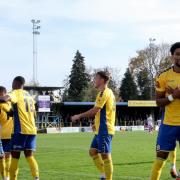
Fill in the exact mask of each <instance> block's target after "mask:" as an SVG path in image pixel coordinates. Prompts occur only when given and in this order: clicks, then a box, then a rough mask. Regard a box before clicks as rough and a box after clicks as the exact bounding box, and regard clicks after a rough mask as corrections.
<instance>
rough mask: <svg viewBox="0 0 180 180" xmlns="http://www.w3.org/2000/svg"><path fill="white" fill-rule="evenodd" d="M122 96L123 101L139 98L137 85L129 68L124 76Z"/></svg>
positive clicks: (121, 89) (121, 88)
mask: <svg viewBox="0 0 180 180" xmlns="http://www.w3.org/2000/svg"><path fill="white" fill-rule="evenodd" d="M120 96H121V98H122V100H123V101H128V100H136V99H138V91H137V86H136V83H135V81H134V79H133V77H132V74H131V72H130V70H129V68H128V69H127V70H126V72H125V74H124V78H123V79H122V83H121V87H120Z"/></svg>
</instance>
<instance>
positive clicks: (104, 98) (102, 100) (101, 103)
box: [71, 92, 109, 121]
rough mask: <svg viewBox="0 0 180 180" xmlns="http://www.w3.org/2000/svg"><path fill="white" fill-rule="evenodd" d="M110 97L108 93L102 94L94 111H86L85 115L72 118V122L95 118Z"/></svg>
mask: <svg viewBox="0 0 180 180" xmlns="http://www.w3.org/2000/svg"><path fill="white" fill-rule="evenodd" d="M108 97H109V94H108V92H102V93H101V94H100V96H99V97H97V99H96V103H95V106H94V107H93V108H92V109H90V110H89V111H86V112H85V113H82V114H78V115H75V116H72V117H71V120H72V121H76V120H79V119H81V118H85V117H86V118H90V117H94V116H95V115H96V114H97V113H98V112H99V111H100V110H101V109H102V108H103V106H104V105H105V103H106V102H107V99H108Z"/></svg>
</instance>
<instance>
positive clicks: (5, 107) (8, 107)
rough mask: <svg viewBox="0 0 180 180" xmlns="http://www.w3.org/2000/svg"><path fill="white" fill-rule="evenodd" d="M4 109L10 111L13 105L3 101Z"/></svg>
mask: <svg viewBox="0 0 180 180" xmlns="http://www.w3.org/2000/svg"><path fill="white" fill-rule="evenodd" d="M2 109H3V110H4V111H5V112H9V111H10V110H11V106H10V105H9V104H8V103H3V104H2Z"/></svg>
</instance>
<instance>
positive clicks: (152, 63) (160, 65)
mask: <svg viewBox="0 0 180 180" xmlns="http://www.w3.org/2000/svg"><path fill="white" fill-rule="evenodd" d="M169 47H170V46H169V44H158V45H155V44H152V43H151V44H150V45H149V46H148V47H146V48H144V49H142V50H139V51H137V56H136V57H134V58H131V59H130V62H129V68H130V71H131V73H132V74H133V76H134V77H137V74H138V73H139V72H140V71H144V70H146V71H147V72H148V78H149V79H150V87H151V88H150V92H151V93H150V94H151V99H152V98H154V92H155V78H156V76H157V75H158V74H159V73H160V72H162V71H163V70H164V69H166V68H168V67H170V66H171V65H172V62H171V58H170V52H169Z"/></svg>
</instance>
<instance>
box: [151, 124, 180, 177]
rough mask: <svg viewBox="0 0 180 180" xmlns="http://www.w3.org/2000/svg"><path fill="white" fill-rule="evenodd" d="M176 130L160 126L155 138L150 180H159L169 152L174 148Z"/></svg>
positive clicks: (172, 127) (171, 127)
mask: <svg viewBox="0 0 180 180" xmlns="http://www.w3.org/2000/svg"><path fill="white" fill-rule="evenodd" d="M176 134H177V128H176V127H174V126H168V125H164V124H162V125H161V127H160V130H159V134H158V138H157V152H156V160H155V162H154V164H153V167H152V172H151V180H159V179H160V176H161V172H162V169H163V167H164V165H165V163H166V160H167V158H168V155H169V152H170V151H172V150H174V149H175V147H176V139H177V135H176Z"/></svg>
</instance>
